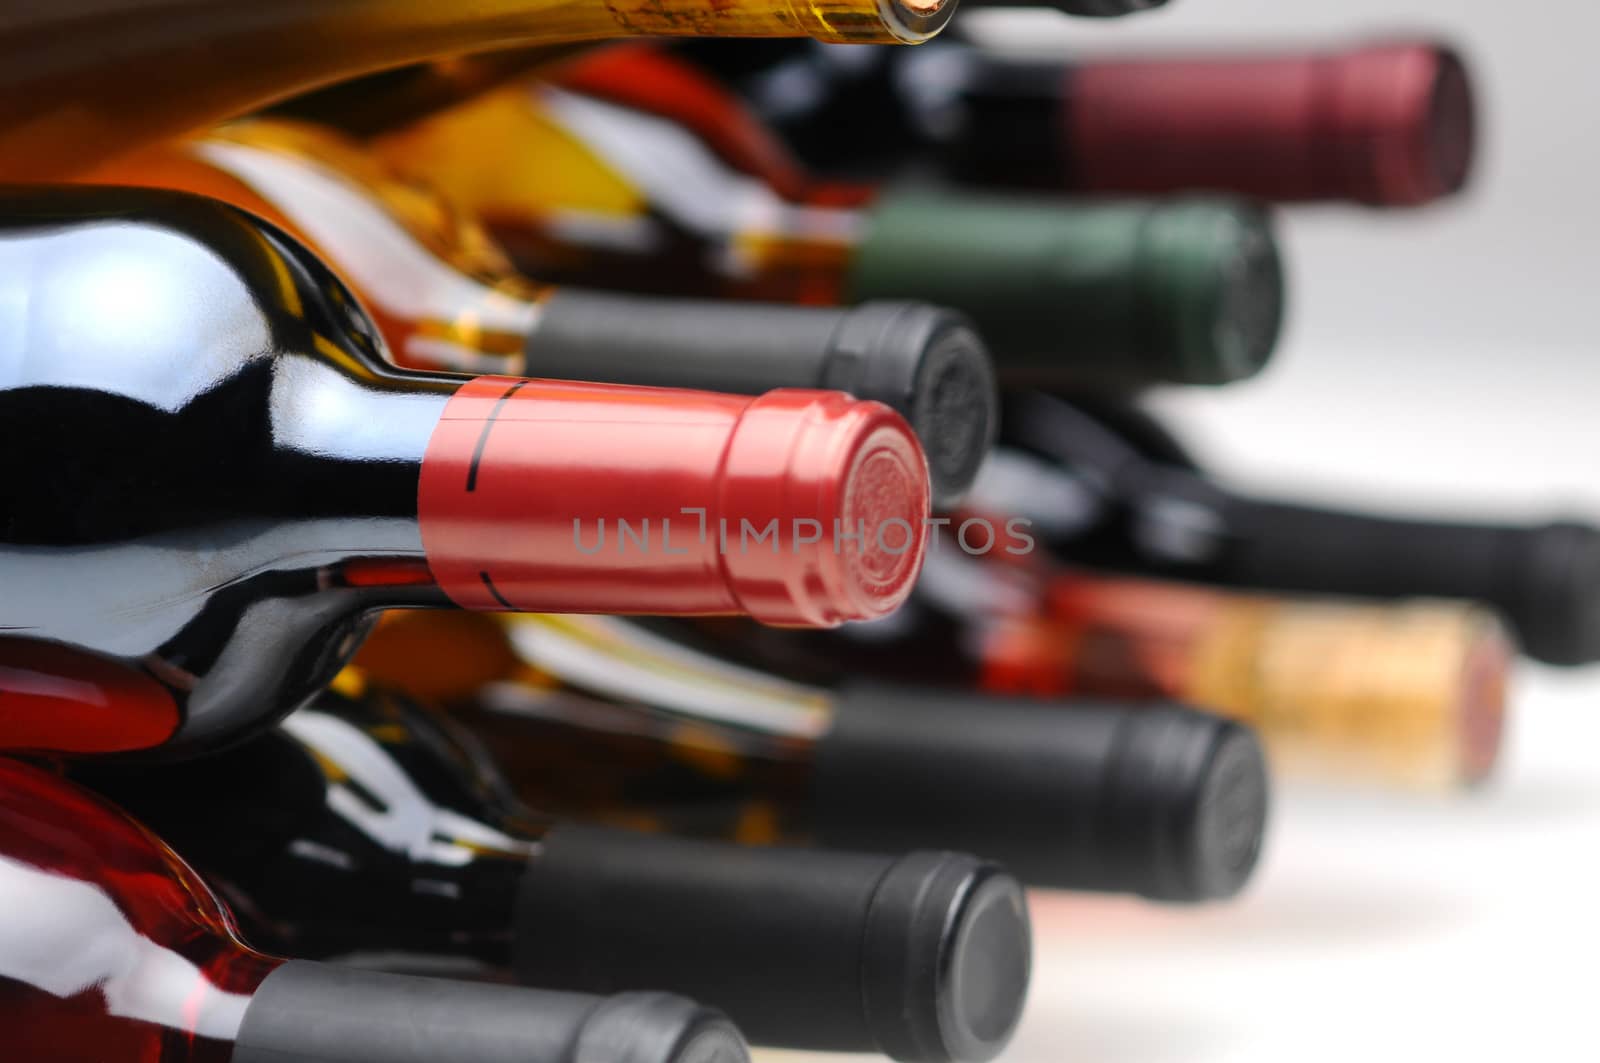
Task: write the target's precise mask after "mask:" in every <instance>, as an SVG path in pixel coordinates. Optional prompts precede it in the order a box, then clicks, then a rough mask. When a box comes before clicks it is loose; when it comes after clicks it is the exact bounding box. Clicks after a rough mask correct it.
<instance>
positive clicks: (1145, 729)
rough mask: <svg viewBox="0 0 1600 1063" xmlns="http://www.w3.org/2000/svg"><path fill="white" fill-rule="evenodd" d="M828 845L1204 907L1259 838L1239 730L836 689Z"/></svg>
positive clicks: (1246, 867)
mask: <svg viewBox="0 0 1600 1063" xmlns="http://www.w3.org/2000/svg"><path fill="white" fill-rule="evenodd" d="M815 787H816V812H815V824H816V828H815V829H816V832H817V835H818V836H819V838H820V839H821V840H822V841H824V842H825V843H827V844H830V845H841V846H849V847H861V846H863V845H870V846H876V847H882V846H885V845H902V846H913V845H927V844H934V843H935V842H937V844H943V845H951V846H959V847H961V848H964V849H969V850H971V851H973V852H976V853H978V854H980V855H983V856H988V857H991V858H994V859H997V860H1002V861H1004V862H1005V863H1006V864H1007V866H1010V867H1012V868H1014V869H1015V870H1016V873H1017V874H1018V876H1019V877H1020V878H1021V879H1022V880H1023V881H1025V882H1027V883H1029V884H1030V885H1037V886H1049V887H1055V888H1060V889H1075V890H1097V891H1108V892H1129V893H1136V894H1139V895H1141V896H1144V897H1148V898H1151V899H1154V900H1164V901H1202V900H1212V899H1220V898H1225V897H1229V896H1232V895H1233V894H1235V893H1237V892H1238V891H1239V890H1240V889H1241V888H1242V887H1243V886H1244V884H1245V882H1246V881H1247V880H1248V879H1249V877H1250V874H1251V872H1252V871H1253V870H1254V869H1255V865H1256V858H1257V856H1258V854H1259V852H1260V847H1261V842H1262V836H1263V832H1264V830H1265V826H1266V817H1267V806H1268V800H1269V784H1268V778H1267V770H1266V761H1265V759H1264V757H1263V754H1262V751H1261V748H1260V745H1259V743H1258V742H1257V740H1256V737H1255V735H1254V734H1253V733H1252V732H1251V731H1250V730H1249V729H1248V728H1246V727H1243V726H1241V725H1239V724H1237V723H1233V722H1231V721H1228V720H1224V719H1221V718H1220V717H1216V716H1213V715H1211V714H1209V713H1204V712H1199V711H1197V710H1194V709H1188V708H1183V707H1180V706H1174V705H1158V706H1138V705H1127V706H1124V705H1111V704H1095V703H1088V702H1082V701H1077V700H1074V701H1072V702H1063V703H1055V702H1047V701H1034V700H1025V699H1015V698H997V697H986V696H981V695H969V694H952V693H948V692H940V691H921V690H915V689H909V688H903V687H889V686H881V685H877V684H870V683H869V684H859V685H855V686H851V687H848V688H846V689H845V690H844V691H843V692H842V694H841V696H840V700H839V704H838V709H837V717H836V722H835V724H834V726H833V728H832V730H830V731H829V733H828V734H827V735H826V736H825V737H824V738H823V739H822V740H821V742H820V743H819V745H818V748H817V768H816V783H815Z"/></svg>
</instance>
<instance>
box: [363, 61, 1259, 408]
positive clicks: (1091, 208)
mask: <svg viewBox="0 0 1600 1063" xmlns="http://www.w3.org/2000/svg"><path fill="white" fill-rule="evenodd" d="M651 54H652V55H654V56H655V64H656V65H652V66H650V67H649V69H648V70H647V71H646V73H647V74H648V75H649V76H648V77H644V75H641V80H639V81H638V82H637V83H636V84H634V85H633V90H632V95H631V96H630V98H629V99H627V100H625V101H619V100H613V99H601V98H599V97H597V96H595V95H593V94H590V93H587V92H580V91H575V90H574V89H572V88H569V87H554V86H551V85H549V84H546V83H544V82H540V81H533V80H529V81H519V82H513V83H512V84H510V85H507V86H504V87H503V88H501V89H498V90H496V91H494V92H491V93H488V94H486V95H484V96H482V97H479V98H477V99H474V100H471V101H468V102H467V103H465V104H462V105H460V106H458V107H454V108H450V109H448V110H446V111H443V112H440V113H438V114H436V115H434V116H432V117H430V118H428V119H425V120H423V121H421V122H419V123H417V124H416V125H414V126H411V127H409V128H407V129H403V130H400V131H398V132H394V133H390V134H386V135H384V136H382V137H379V138H377V139H376V140H375V141H374V142H373V144H374V148H375V150H376V151H377V152H378V154H379V155H380V156H381V157H383V158H384V159H385V160H386V161H387V162H389V163H390V164H391V165H392V166H393V167H395V169H396V170H397V171H398V172H400V173H403V174H405V175H407V176H409V177H412V178H415V179H419V180H425V181H427V182H429V183H430V184H433V185H434V186H435V187H436V188H438V189H439V190H440V191H441V192H442V193H443V194H444V195H446V196H447V197H448V198H449V199H450V200H451V202H452V203H453V204H454V205H455V206H457V207H458V208H459V209H462V210H464V211H466V212H468V213H471V214H473V215H474V216H476V217H478V218H479V219H480V220H482V221H483V222H485V223H486V224H487V225H488V226H489V227H490V229H491V231H492V232H493V233H494V234H495V236H496V237H497V238H498V239H499V240H500V241H501V243H502V245H503V246H504V247H505V248H506V249H507V250H508V251H509V252H510V254H511V256H512V258H513V260H514V261H516V262H517V264H518V265H519V266H520V267H522V268H523V269H524V270H525V271H527V272H529V273H530V274H531V275H534V276H538V277H541V278H543V279H547V280H552V281H557V282H561V283H574V284H590V285H594V286H597V287H608V288H614V289H622V290H631V291H645V292H653V293H656V294H675V295H690V294H696V295H716V296H719V297H727V298H740V299H765V300H778V301H784V302H799V303H810V304H815V305H832V304H841V303H843V304H849V303H857V302H862V301H865V300H871V299H883V298H890V299H926V300H928V301H931V302H935V303H938V304H940V305H944V306H949V307H953V308H955V309H957V310H960V311H962V312H964V313H966V314H967V315H968V316H969V317H971V318H972V320H973V321H974V323H975V324H976V325H977V327H978V330H979V332H980V333H981V334H982V335H983V336H984V338H985V340H987V341H988V343H989V345H990V347H991V349H992V351H993V354H994V357H995V364H996V368H997V369H998V371H999V372H1000V374H1001V376H1002V378H1006V379H1010V380H1012V381H1037V382H1042V383H1046V384H1050V385H1073V386H1084V385H1093V386H1104V385H1109V384H1115V385H1118V386H1126V385H1138V384H1148V383H1152V382H1159V381H1166V382H1174V383H1188V384H1222V383H1227V382H1230V381H1233V380H1237V379H1241V378H1243V377H1248V376H1250V375H1252V374H1254V373H1256V372H1258V371H1260V369H1261V368H1262V367H1263V366H1264V365H1265V363H1266V362H1267V360H1268V359H1269V358H1270V356H1271V353H1272V350H1273V348H1274V346H1275V344H1276V340H1277V336H1278V331H1279V326H1280V322H1281V317H1282V309H1283V301H1284V279H1283V272H1282V268H1281V263H1280V258H1279V254H1278V248H1277V243H1276V239H1275V237H1274V233H1273V229H1272V225H1271V221H1270V219H1269V218H1268V217H1267V216H1266V215H1264V214H1263V213H1262V212H1261V211H1260V210H1258V209H1257V208H1255V207H1254V206H1252V205H1250V204H1248V203H1244V202H1240V201H1233V200H1226V199H1221V200H1218V199H1187V200H1175V201H1167V202H1115V203H1064V202H1059V201H1050V200H1038V201H1030V200H1021V199H1015V198H1010V197H996V196H986V197H985V196H964V195H958V194H945V193H939V194H932V193H929V192H927V191H925V190H903V189H893V188H889V189H882V188H878V187H867V186H863V187H859V188H856V187H851V188H844V187H829V188H817V187H811V186H809V185H807V183H806V182H805V179H804V177H803V175H797V174H795V173H793V172H791V171H789V170H786V169H785V168H784V167H783V166H782V164H781V159H780V158H778V157H779V156H781V154H782V152H781V149H777V148H774V147H773V146H772V145H771V142H770V137H766V136H764V134H763V131H762V130H761V129H760V127H759V126H752V125H751V123H750V122H749V120H748V116H747V115H746V116H744V120H743V121H741V120H740V116H739V113H738V108H737V106H736V105H731V104H730V103H729V101H728V100H727V99H726V97H725V94H722V93H721V92H720V90H719V89H717V87H716V86H715V85H714V84H710V85H707V84H705V83H704V79H700V80H698V81H697V80H696V79H697V77H698V75H697V73H696V72H695V71H694V70H693V68H691V67H688V66H687V65H686V64H677V65H671V57H669V56H664V55H662V54H660V53H651ZM567 73H571V71H570V69H569V70H568V71H567ZM563 77H566V74H564V75H563ZM684 82H688V84H687V85H685V84H684ZM669 92H670V93H671V94H672V98H673V99H675V100H679V99H681V100H683V101H687V102H685V103H684V106H685V107H694V108H710V109H713V110H715V111H716V112H717V114H718V115H720V116H723V117H726V118H727V121H726V122H722V121H718V122H713V123H710V126H711V127H713V128H715V129H717V130H719V135H718V136H717V137H716V138H711V137H707V136H706V135H704V132H703V130H704V128H705V125H703V124H695V125H690V124H688V123H685V122H683V121H680V120H679V118H678V116H677V115H676V114H674V115H672V116H664V115H661V114H656V113H649V112H648V110H647V109H646V108H644V107H642V106H639V105H638V104H639V103H640V101H639V100H638V99H636V98H634V97H637V96H651V95H654V94H657V93H661V94H666V93H669ZM487 144H494V145H496V148H495V150H494V151H492V152H488V151H485V150H484V145H487ZM775 159H776V160H777V161H774V160H775ZM758 166H759V173H755V172H751V171H752V170H754V169H756V168H757V167H758Z"/></svg>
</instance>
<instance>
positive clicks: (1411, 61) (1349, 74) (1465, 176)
mask: <svg viewBox="0 0 1600 1063" xmlns="http://www.w3.org/2000/svg"><path fill="white" fill-rule="evenodd" d="M1325 62H1326V63H1328V64H1329V66H1330V68H1331V72H1332V76H1333V82H1334V84H1333V87H1332V93H1331V97H1330V98H1329V106H1330V107H1331V108H1332V113H1331V114H1330V115H1329V117H1328V121H1329V122H1330V125H1331V126H1332V127H1333V128H1334V129H1336V130H1337V136H1338V138H1339V140H1340V142H1341V144H1342V145H1343V146H1344V149H1345V151H1346V152H1348V154H1346V155H1345V156H1344V157H1345V159H1346V160H1347V162H1346V165H1349V163H1351V162H1355V163H1358V164H1359V166H1360V168H1361V171H1362V172H1360V173H1357V174H1352V175H1351V177H1352V179H1354V180H1356V181H1359V182H1360V183H1361V184H1362V185H1365V186H1366V187H1365V188H1361V189H1357V190H1354V191H1357V193H1358V195H1360V196H1361V197H1362V198H1366V199H1369V200H1370V201H1371V202H1373V203H1376V204H1379V205H1384V206H1417V205H1421V204H1424V203H1428V202H1431V201H1433V200H1436V199H1442V198H1444V197H1446V196H1450V195H1453V194H1455V193H1457V192H1460V191H1461V190H1462V189H1463V188H1464V187H1466V184H1467V182H1468V180H1469V179H1470V177H1471V173H1472V164H1473V159H1474V156H1475V152H1476V146H1477V140H1478V136H1477V104H1476V99H1475V95H1474V92H1473V86H1472V80H1471V75H1470V73H1469V70H1468V68H1467V65H1466V63H1465V62H1464V61H1463V60H1462V58H1461V56H1460V55H1459V54H1458V53H1457V52H1456V51H1455V50H1453V49H1451V48H1449V47H1448V46H1445V45H1442V44H1436V43H1421V42H1419V43H1394V44H1377V45H1372V46H1369V47H1366V48H1361V49H1358V50H1355V51H1351V52H1346V53H1343V54H1340V55H1336V56H1330V57H1328V58H1327V59H1326V60H1325Z"/></svg>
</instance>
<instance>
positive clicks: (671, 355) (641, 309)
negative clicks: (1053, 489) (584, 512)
mask: <svg viewBox="0 0 1600 1063" xmlns="http://www.w3.org/2000/svg"><path fill="white" fill-rule="evenodd" d="M526 368H527V372H528V373H529V374H530V375H532V376H540V377H557V378H562V379H575V380H593V381H601V382H604V383H614V384H648V385H655V386H659V387H688V388H704V389H708V390H713V391H726V392H732V393H736V394H745V395H755V394H760V393H761V392H764V391H769V390H771V389H773V388H784V387H810V388H829V389H834V390H839V391H847V392H849V393H850V394H852V395H854V396H856V397H857V398H860V399H872V400H874V401H877V402H882V403H884V404H885V405H887V406H889V407H890V408H892V409H894V410H896V411H897V412H899V413H900V414H901V415H902V416H904V417H905V418H906V420H907V421H909V422H910V424H911V427H912V429H913V430H915V431H916V433H917V436H918V438H919V439H920V440H921V442H922V447H923V450H924V451H925V452H926V453H927V456H928V474H929V478H930V480H931V482H932V485H933V502H934V505H935V506H936V507H947V506H950V505H952V504H954V503H955V502H957V501H959V499H960V498H961V496H962V495H963V494H965V493H966V490H967V488H968V487H970V486H971V484H972V481H973V479H974V477H976V476H977V474H978V467H979V466H980V465H981V464H982V463H983V459H984V457H985V456H986V455H987V454H988V452H989V447H990V446H991V445H992V444H993V442H994V437H995V432H996V430H997V427H998V424H999V414H998V400H997V398H996V392H995V387H996V385H995V375H994V367H993V366H992V364H991V363H990V360H989V352H988V350H987V348H986V347H985V345H984V343H983V341H982V339H980V338H979V336H978V334H977V333H976V331H974V329H973V327H972V325H971V324H970V323H969V322H968V321H967V320H966V318H964V317H963V316H962V315H961V314H959V313H956V312H955V311H953V310H946V309H943V308H941V307H935V306H930V305H927V304H925V303H916V302H900V301H887V300H885V301H876V302H868V303H864V304H862V305H860V306H856V307H853V308H850V309H845V310H836V309H826V308H822V307H796V306H764V305H737V304H729V303H724V302H716V301H711V300H689V299H652V298H644V297H639V296H628V295H613V294H610V293H604V292H588V291H581V290H574V289H566V288H563V289H561V290H559V291H557V292H556V293H555V294H554V295H552V296H551V297H550V298H549V299H548V300H547V301H546V302H545V303H544V304H543V307H542V309H541V313H540V317H539V321H538V324H537V325H536V326H535V328H534V329H533V331H532V332H531V334H530V336H529V340H528V347H527V359H526Z"/></svg>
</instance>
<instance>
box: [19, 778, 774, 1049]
mask: <svg viewBox="0 0 1600 1063" xmlns="http://www.w3.org/2000/svg"><path fill="white" fill-rule="evenodd" d="M0 899H3V900H4V904H3V905H0V1026H3V1027H4V1029H5V1050H6V1054H7V1058H8V1059H16V1060H27V1061H29V1063H123V1061H130V1063H131V1061H134V1060H138V1061H139V1063H422V1061H424V1060H432V1059H450V1060H453V1061H458V1063H503V1061H505V1060H506V1059H508V1058H515V1059H518V1060H521V1061H524V1063H572V1061H574V1060H577V1059H589V1058H600V1054H603V1055H604V1057H605V1058H625V1059H627V1060H629V1061H630V1063H632V1061H634V1060H637V1061H639V1063H646V1061H649V1063H739V1061H741V1060H744V1059H746V1058H747V1057H746V1053H745V1050H744V1047H743V1043H742V1040H741V1038H740V1036H739V1034H738V1032H737V1031H736V1030H735V1029H734V1027H733V1026H732V1025H731V1024H730V1023H729V1022H728V1021H727V1020H726V1019H724V1018H722V1017H721V1016H720V1015H719V1014H717V1013H716V1012H713V1011H710V1010H708V1009H705V1008H702V1007H700V1006H698V1005H696V1004H693V1003H692V1002H690V1001H688V1000H685V999H683V998H681V997H674V996H668V995H666V994H661V993H636V994H627V995H623V996H617V997H613V998H611V999H609V1000H603V999H600V998H597V997H593V996H588V995H585V994H579V993H557V992H548V991H544V990H536V989H520V988H514V987H509V986H487V985H477V984H472V983H466V982H450V981H445V980H442V979H434V978H415V977H407V976H404V975H392V974H383V973H379V972H373V971H363V970H356V969H353V968H336V967H329V966H326V965H324V964H320V963H316V962H313V961H307V960H283V959H279V958H276V957H272V956H267V955H264V954H262V953H259V952H256V951H254V950H252V949H251V948H249V947H248V946H246V945H245V944H243V943H242V942H241V941H240V940H239V937H238V935H237V933H236V931H235V928H234V923H233V919H232V917H231V916H230V915H229V913H228V911H227V909H226V908H225V907H224V906H223V905H222V904H221V903H220V902H219V901H218V900H217V899H216V897H215V896H213V895H212V893H211V892H210V891H209V890H208V889H207V888H206V886H205V885H204V884H203V883H202V882H201V880H200V877H199V876H198V875H197V874H196V873H195V872H194V871H193V870H191V869H190V868H189V866H188V865H187V864H185V863H184V862H183V860H182V859H180V858H179V857H178V856H177V855H176V854H174V853H173V851H172V850H171V849H169V848H168V847H167V846H166V845H165V844H163V843H162V842H161V841H160V839H158V838H157V837H156V836H155V835H153V834H151V833H150V832H149V831H148V830H146V829H145V828H144V827H142V826H140V825H139V824H138V823H136V822H135V821H134V820H132V819H130V818H129V817H128V816H127V815H126V814H125V813H123V812H121V811H119V810H117V809H116V808H115V807H113V806H112V805H110V804H109V803H107V802H106V801H104V800H102V799H100V798H98V797H96V796H95V795H93V794H91V793H89V792H88V791H86V790H84V789H82V788H80V787H78V786H75V785H74V784H72V783H70V782H68V781H67V780H65V779H62V778H60V777H58V776H55V775H52V774H50V773H48V772H46V771H44V770H42V769H40V768H37V767H33V766H30V765H26V764H23V763H21V762H20V761H15V760H0ZM508 1048H509V1050H511V1051H514V1052H515V1056H514V1057H513V1056H508V1054H507V1052H508ZM612 1053H616V1054H615V1055H613V1054H612Z"/></svg>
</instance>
